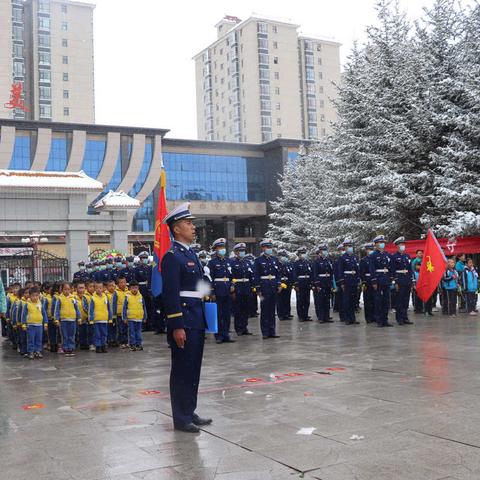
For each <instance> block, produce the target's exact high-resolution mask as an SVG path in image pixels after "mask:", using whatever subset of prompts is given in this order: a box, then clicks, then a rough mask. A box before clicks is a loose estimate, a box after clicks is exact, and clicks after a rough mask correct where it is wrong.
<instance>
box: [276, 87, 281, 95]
mask: <svg viewBox="0 0 480 480" xmlns="http://www.w3.org/2000/svg"><path fill="white" fill-rule="evenodd" d="M275 95H280V87H275Z"/></svg>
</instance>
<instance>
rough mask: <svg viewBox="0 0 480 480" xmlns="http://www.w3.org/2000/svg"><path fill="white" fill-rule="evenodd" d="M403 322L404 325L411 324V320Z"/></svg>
mask: <svg viewBox="0 0 480 480" xmlns="http://www.w3.org/2000/svg"><path fill="white" fill-rule="evenodd" d="M403 323H404V325H413V322H411V321H410V320H405V321H404V322H403Z"/></svg>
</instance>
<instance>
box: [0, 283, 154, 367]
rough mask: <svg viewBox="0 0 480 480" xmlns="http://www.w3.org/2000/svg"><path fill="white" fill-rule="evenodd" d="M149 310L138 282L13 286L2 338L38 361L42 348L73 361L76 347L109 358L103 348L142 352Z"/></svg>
mask: <svg viewBox="0 0 480 480" xmlns="http://www.w3.org/2000/svg"><path fill="white" fill-rule="evenodd" d="M146 319H147V311H146V308H145V302H144V299H143V297H142V294H141V293H140V291H139V285H138V282H136V281H134V280H132V281H130V284H129V285H128V286H127V279H126V278H125V277H119V278H118V279H117V280H116V281H113V280H111V281H108V282H105V283H102V282H96V281H86V282H83V281H76V282H74V283H70V282H62V283H54V284H48V283H45V284H43V285H39V284H38V283H33V282H29V283H27V284H26V285H25V288H21V285H20V284H18V283H16V284H12V285H11V286H10V287H9V288H8V290H7V312H6V318H5V320H4V324H3V325H2V326H3V328H2V334H3V335H4V336H7V337H8V339H9V340H10V342H11V344H12V348H13V349H15V350H17V351H18V352H19V353H20V354H21V355H23V356H25V357H28V358H30V359H33V358H42V351H43V349H44V348H47V349H48V350H50V352H53V353H57V352H58V353H64V354H65V356H74V355H75V353H74V352H75V350H76V348H77V347H79V348H80V350H90V351H95V352H97V353H107V346H109V347H118V346H120V347H121V348H128V347H130V350H132V351H136V350H143V346H142V324H143V323H145V322H146Z"/></svg>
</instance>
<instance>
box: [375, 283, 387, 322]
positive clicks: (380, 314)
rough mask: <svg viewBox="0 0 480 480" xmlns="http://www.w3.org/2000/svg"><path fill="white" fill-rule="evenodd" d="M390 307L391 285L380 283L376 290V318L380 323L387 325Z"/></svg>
mask: <svg viewBox="0 0 480 480" xmlns="http://www.w3.org/2000/svg"><path fill="white" fill-rule="evenodd" d="M389 308H390V285H378V287H377V290H376V292H375V320H376V322H377V324H378V325H387V323H388V309H389Z"/></svg>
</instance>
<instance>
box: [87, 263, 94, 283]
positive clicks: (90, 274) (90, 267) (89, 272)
mask: <svg viewBox="0 0 480 480" xmlns="http://www.w3.org/2000/svg"><path fill="white" fill-rule="evenodd" d="M85 267H86V268H85V272H86V275H87V280H93V263H91V262H88V263H87V264H86V265H85Z"/></svg>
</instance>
